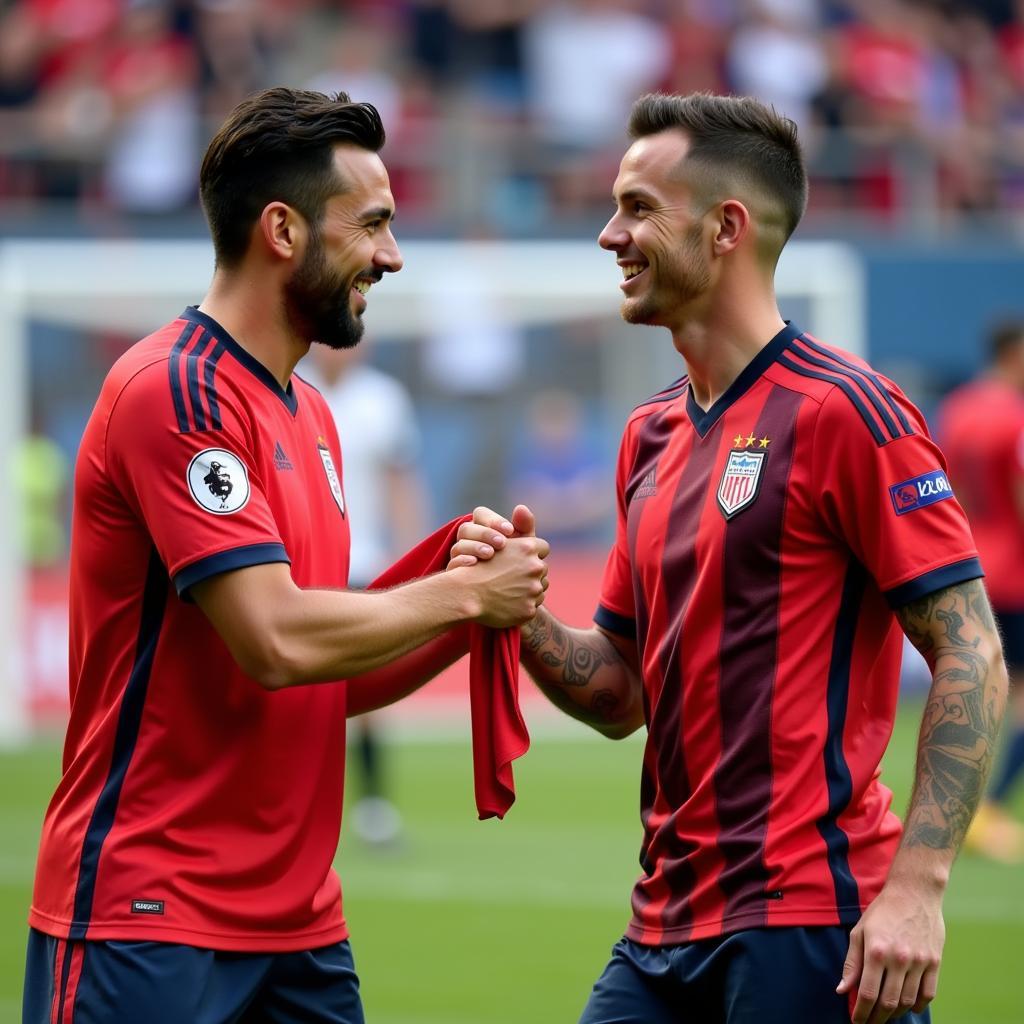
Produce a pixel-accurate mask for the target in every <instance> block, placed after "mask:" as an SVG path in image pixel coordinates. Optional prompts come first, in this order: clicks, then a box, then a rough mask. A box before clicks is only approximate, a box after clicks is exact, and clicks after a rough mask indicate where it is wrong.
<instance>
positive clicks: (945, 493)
mask: <svg viewBox="0 0 1024 1024" xmlns="http://www.w3.org/2000/svg"><path fill="white" fill-rule="evenodd" d="M889 497H890V498H892V507H893V508H894V509H895V510H896V515H898V516H905V515H906V514H907V513H908V512H914V511H916V510H917V509H919V508H924V507H925V506H926V505H934V504H935V502H937V501H943V500H945V499H946V498H952V497H953V488H952V487H950V485H949V479H948V478H947V476H946V474H945V473H944V472H943V471H942V470H941V469H935V470H932V472H931V473H922V474H921V476H915V477H912V478H911V479H910V480H904V481H903V482H902V483H899V484H893V485H892V486H891V487H890V488H889Z"/></svg>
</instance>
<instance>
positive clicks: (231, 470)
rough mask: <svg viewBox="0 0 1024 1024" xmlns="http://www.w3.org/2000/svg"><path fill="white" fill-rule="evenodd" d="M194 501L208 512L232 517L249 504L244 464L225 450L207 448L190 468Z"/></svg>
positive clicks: (246, 474) (194, 460)
mask: <svg viewBox="0 0 1024 1024" xmlns="http://www.w3.org/2000/svg"><path fill="white" fill-rule="evenodd" d="M186 475H187V478H188V489H189V491H190V493H191V494H192V500H193V501H194V502H195V503H196V504H197V505H198V506H199V507H200V508H202V509H205V510H206V511H207V512H212V513H213V514H214V515H218V516H229V515H231V514H232V513H233V512H239V511H241V510H242V509H243V508H245V506H246V505H247V504H248V502H249V474H248V473H247V472H246V469H245V463H243V462H242V460H241V459H239V458H238V456H237V455H232V454H231V452H229V451H225V450H224V449H223V448H204V449H203V450H202V451H201V452H199V454H198V455H195V456H193V458H192V461H191V462H190V463H189V464H188V473H187V474H186Z"/></svg>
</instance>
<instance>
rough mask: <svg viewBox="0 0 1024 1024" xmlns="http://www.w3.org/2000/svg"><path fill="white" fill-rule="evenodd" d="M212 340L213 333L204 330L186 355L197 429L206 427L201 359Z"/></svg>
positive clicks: (186, 374) (187, 373)
mask: <svg viewBox="0 0 1024 1024" xmlns="http://www.w3.org/2000/svg"><path fill="white" fill-rule="evenodd" d="M211 341H213V337H212V335H210V334H209V333H208V332H207V331H203V332H202V333H201V334H200V335H199V338H198V339H197V340H196V343H195V344H194V345H193V346H192V348H191V349H190V350H189V353H188V355H187V356H186V357H185V367H186V372H185V376H186V378H187V379H188V395H189V398H190V399H191V402H192V419H193V420H194V421H195V425H196V430H205V429H206V411H205V410H204V409H203V396H202V395H201V394H200V393H199V360H200V358H201V357H202V354H203V353H204V352H205V351H206V349H207V346H208V345H209V344H210V342H211Z"/></svg>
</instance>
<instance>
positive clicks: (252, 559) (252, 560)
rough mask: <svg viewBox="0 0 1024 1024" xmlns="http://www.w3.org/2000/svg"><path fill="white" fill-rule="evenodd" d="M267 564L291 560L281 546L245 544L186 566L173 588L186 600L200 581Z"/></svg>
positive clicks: (178, 575)
mask: <svg viewBox="0 0 1024 1024" xmlns="http://www.w3.org/2000/svg"><path fill="white" fill-rule="evenodd" d="M267 562H288V563H289V564H291V559H290V558H289V557H288V552H287V551H285V548H284V545H283V544H246V545H245V546H244V547H240V548H231V549H230V550H229V551H218V552H217V554H215V555H209V556H208V557H206V558H201V559H199V561H198V562H193V563H192V564H191V565H186V566H185V568H184V569H182V570H181V571H180V572H179V573H178V574H177V575H176V576H175V577H174V587H175V589H176V590H177V591H178V596H179V597H181V598H183V599H187V597H188V594H187V591H188V589H189V587H194V586H195V585H196V584H197V583H199V582H200V581H202V580H205V579H209V578H210V577H211V576H217V575H218V574H220V573H222V572H230V571H231V570H232V569H245V568H246V567H247V566H250V565H265V564H266V563H267Z"/></svg>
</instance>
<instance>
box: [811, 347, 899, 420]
mask: <svg viewBox="0 0 1024 1024" xmlns="http://www.w3.org/2000/svg"><path fill="white" fill-rule="evenodd" d="M801 340H802V341H803V342H804V344H805V345H809V346H810V347H811V348H813V349H814V351H815V352H818V353H820V354H821V355H823V356H828V358H829V359H834V360H835V361H836V362H837V363H842V364H843V366H848V367H849V368H850V369H851V370H855V371H856V372H857V373H860V374H863V375H864V376H865V377H867V378H868V380H870V381H871V383H872V384H874V385H875V387H876V388H878V392H879V394H880V395H881V396H882V397H883V398H884V399H885V401H886V404H887V405H888V406H889V408H890V409H892V411H893V412H894V413H895V414H896V417H897V419H899V421H900V423H901V425H902V426H903V429H904V430H905V431H906V432H907V433H908V434H912V433H914V428H913V427H912V426H911V425H910V421H909V420H908V419H907V417H906V415H905V414H904V412H903V410H902V409H901V408H900V405H899V402H897V401H896V399H895V398H893V397H892V395H891V394H890V392H889V389H888V388H887V387H886V386H885V385H884V384H883V383H882V382H881V381H880V380H879V379H878V375H877V374H875V373H872V372H871V371H870V370H867V369H865V368H864V367H862V366H857V365H856V364H855V363H851V362H850V360H849V359H844V358H843V357H842V356H841V355H839V353H838V352H832V351H830V350H829V349H827V348H823V347H822V346H821V345H819V344H818V343H817V342H815V340H814V339H813V338H809V337H808V336H807V335H806V334H805V335H803V338H802V339H801Z"/></svg>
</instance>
